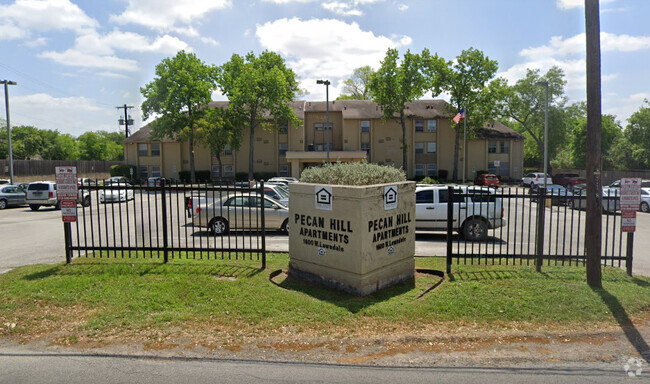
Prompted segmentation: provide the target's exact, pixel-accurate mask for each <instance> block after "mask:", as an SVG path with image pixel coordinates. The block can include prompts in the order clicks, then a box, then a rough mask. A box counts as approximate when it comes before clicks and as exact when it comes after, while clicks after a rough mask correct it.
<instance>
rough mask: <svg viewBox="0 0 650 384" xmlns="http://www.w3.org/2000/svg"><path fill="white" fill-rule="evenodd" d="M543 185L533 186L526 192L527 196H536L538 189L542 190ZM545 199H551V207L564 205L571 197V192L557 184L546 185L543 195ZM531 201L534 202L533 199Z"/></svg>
mask: <svg viewBox="0 0 650 384" xmlns="http://www.w3.org/2000/svg"><path fill="white" fill-rule="evenodd" d="M543 187H544V186H543V185H537V184H534V185H533V186H532V187H531V188H530V191H528V193H529V194H531V195H533V194H537V193H538V191H539V188H543ZM545 196H546V198H550V199H551V204H553V205H566V203H567V200H569V199H568V197H569V196H573V194H572V193H571V191H569V190H568V189H566V188H564V187H563V186H561V185H557V184H547V185H546V193H545ZM533 201H535V200H534V199H533Z"/></svg>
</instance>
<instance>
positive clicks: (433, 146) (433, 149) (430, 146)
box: [427, 142, 438, 153]
mask: <svg viewBox="0 0 650 384" xmlns="http://www.w3.org/2000/svg"><path fill="white" fill-rule="evenodd" d="M436 144H438V143H436V142H431V143H427V153H436V147H437V145H436Z"/></svg>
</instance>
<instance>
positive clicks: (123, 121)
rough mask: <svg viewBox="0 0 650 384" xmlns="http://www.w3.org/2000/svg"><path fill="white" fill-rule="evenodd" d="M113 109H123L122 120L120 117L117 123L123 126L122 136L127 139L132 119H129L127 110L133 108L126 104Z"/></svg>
mask: <svg viewBox="0 0 650 384" xmlns="http://www.w3.org/2000/svg"><path fill="white" fill-rule="evenodd" d="M115 108H117V109H122V108H124V118H121V117H120V118H119V119H118V120H117V122H118V123H119V124H120V125H124V135H125V137H129V125H133V119H132V118H131V117H129V115H128V110H129V109H131V108H133V106H132V105H126V104H124V105H122V106H119V107H115Z"/></svg>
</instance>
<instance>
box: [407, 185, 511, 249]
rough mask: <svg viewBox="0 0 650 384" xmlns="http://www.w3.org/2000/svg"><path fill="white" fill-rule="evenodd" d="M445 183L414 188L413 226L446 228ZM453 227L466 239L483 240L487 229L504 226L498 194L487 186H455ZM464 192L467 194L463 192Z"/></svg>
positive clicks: (446, 201)
mask: <svg viewBox="0 0 650 384" xmlns="http://www.w3.org/2000/svg"><path fill="white" fill-rule="evenodd" d="M448 188H449V187H448V186H447V185H432V186H418V187H416V188H415V227H416V230H418V229H424V230H446V229H447V207H448V204H449V203H448V202H449V189H448ZM454 192H455V193H458V195H456V194H454V200H453V203H452V204H453V207H454V212H453V229H454V230H455V231H456V232H458V233H460V234H461V235H462V236H463V237H464V238H465V239H466V240H469V241H483V240H485V239H486V238H487V231H488V229H494V228H499V227H503V226H505V225H506V220H505V219H504V218H503V204H502V201H501V198H499V197H498V195H497V194H496V193H495V192H494V191H493V190H491V189H490V188H487V187H464V186H462V187H461V186H456V187H454ZM465 195H467V196H465Z"/></svg>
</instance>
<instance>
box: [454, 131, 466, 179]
mask: <svg viewBox="0 0 650 384" xmlns="http://www.w3.org/2000/svg"><path fill="white" fill-rule="evenodd" d="M459 145H460V120H459V121H458V124H456V136H455V137H454V172H452V174H451V177H452V179H453V180H454V181H456V180H458V146H459ZM463 161H467V160H465V159H463Z"/></svg>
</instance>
